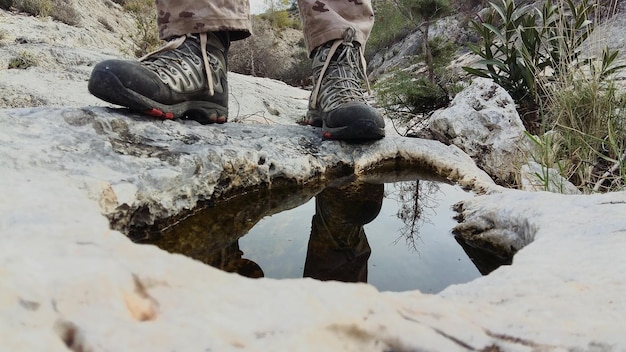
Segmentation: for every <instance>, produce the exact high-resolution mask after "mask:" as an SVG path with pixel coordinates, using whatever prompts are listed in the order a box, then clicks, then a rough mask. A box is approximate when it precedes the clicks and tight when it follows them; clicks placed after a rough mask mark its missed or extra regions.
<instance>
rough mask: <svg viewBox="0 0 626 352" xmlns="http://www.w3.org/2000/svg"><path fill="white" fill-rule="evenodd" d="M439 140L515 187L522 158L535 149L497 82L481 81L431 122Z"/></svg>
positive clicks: (509, 100) (462, 93) (498, 178)
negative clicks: (459, 150)
mask: <svg viewBox="0 0 626 352" xmlns="http://www.w3.org/2000/svg"><path fill="white" fill-rule="evenodd" d="M429 129H430V131H431V132H432V133H433V134H434V136H435V138H436V139H437V140H439V141H442V142H443V143H446V144H453V145H456V146H457V147H459V148H461V149H462V150H463V151H465V152H466V153H467V154H468V155H469V156H471V157H472V158H473V159H474V160H475V161H476V164H478V166H480V167H481V168H482V169H483V170H485V171H486V172H487V173H488V174H490V175H492V176H493V177H495V178H496V180H498V181H500V182H501V183H505V184H512V183H513V180H514V179H515V177H516V175H517V174H518V173H519V169H520V165H521V164H524V163H525V160H523V159H520V157H523V156H524V154H528V153H529V151H530V150H531V143H530V141H529V139H528V138H527V137H526V135H525V132H526V129H525V128H524V125H523V123H522V120H521V119H520V117H519V114H518V113H517V110H516V109H515V102H514V101H513V99H512V98H511V96H510V95H509V94H508V93H507V92H506V91H505V90H504V89H503V88H502V87H500V86H498V85H497V84H495V83H494V82H493V80H490V79H485V78H477V79H475V80H474V81H473V83H472V84H471V85H470V86H469V87H468V88H467V89H465V90H463V91H462V92H460V93H459V94H458V95H457V96H456V97H455V99H454V100H453V101H452V103H451V104H450V106H449V107H447V108H445V109H442V110H438V111H435V112H434V113H433V115H432V117H431V118H430V120H429Z"/></svg>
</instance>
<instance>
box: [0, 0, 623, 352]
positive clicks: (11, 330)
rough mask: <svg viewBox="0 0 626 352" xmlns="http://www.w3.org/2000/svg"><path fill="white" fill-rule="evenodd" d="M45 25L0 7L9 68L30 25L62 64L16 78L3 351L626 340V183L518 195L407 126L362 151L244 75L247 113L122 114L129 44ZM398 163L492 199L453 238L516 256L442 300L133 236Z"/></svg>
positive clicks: (238, 83)
mask: <svg viewBox="0 0 626 352" xmlns="http://www.w3.org/2000/svg"><path fill="white" fill-rule="evenodd" d="M80 4H82V5H85V6H91V7H92V8H95V7H94V6H99V5H97V4H96V2H95V0H87V1H85V2H81V3H80ZM82 20H83V21H93V20H95V19H94V18H90V17H89V16H87V17H85V18H83V19H82ZM120 20H122V19H120ZM46 21H48V20H45V21H43V22H42V21H40V20H37V19H33V18H27V17H24V16H21V15H15V14H8V13H6V12H4V11H0V29H8V33H10V35H9V38H8V39H5V40H4V43H3V44H6V43H7V42H10V43H11V44H8V45H4V46H2V47H0V60H4V58H6V57H10V56H11V55H14V53H15V52H17V50H19V49H20V48H25V47H21V45H31V44H20V43H19V41H15V39H16V38H17V36H18V35H17V34H16V33H22V34H20V35H21V36H27V37H29V38H31V39H29V40H27V42H31V43H32V42H33V40H39V39H37V38H49V42H47V41H46V40H48V39H42V40H44V42H41V43H38V44H37V43H35V44H37V45H36V46H33V47H32V48H31V47H28V48H30V49H29V50H39V51H38V52H41V53H42V54H41V55H42V57H45V58H47V59H46V62H47V65H48V66H44V67H42V68H30V69H27V70H6V69H4V66H3V67H2V69H1V70H0V77H1V79H0V89H2V93H1V94H0V97H2V98H0V99H3V100H2V104H3V105H2V106H3V107H13V109H3V110H0V126H1V127H0V170H2V171H1V176H2V177H0V194H1V195H2V200H1V201H0V350H2V351H5V350H6V351H67V350H68V349H69V350H72V351H172V350H176V351H209V350H212V351H231V350H244V351H294V350H298V351H320V350H322V351H423V350H429V351H431V350H432V351H622V350H626V335H624V328H623V326H622V322H621V319H622V316H623V315H624V314H626V303H624V300H623V292H625V289H626V287H624V286H625V285H626V277H625V274H624V273H625V272H626V267H625V266H626V264H625V263H624V262H623V261H620V260H619V258H621V255H622V254H623V252H624V251H625V250H626V201H625V199H626V193H611V194H604V195H593V196H583V195H559V194H553V193H547V192H524V191H513V190H506V189H504V188H502V187H499V186H497V185H496V184H495V183H494V182H493V181H492V180H491V179H490V178H489V176H488V175H487V173H485V172H484V171H483V170H481V169H480V168H478V167H477V166H476V164H475V163H474V161H473V160H472V158H470V156H468V155H467V154H465V153H463V152H462V151H461V149H459V148H458V147H456V146H454V145H451V146H446V145H444V144H442V143H440V142H436V141H429V140H420V139H410V138H401V137H398V136H395V135H394V134H393V133H392V130H389V131H388V137H387V138H385V139H384V140H381V141H378V142H373V143H369V144H365V145H350V144H345V143H340V142H328V141H322V140H321V138H320V133H319V130H318V129H315V128H311V127H303V126H299V125H297V124H296V123H295V121H296V120H297V119H298V118H299V117H300V116H302V114H303V112H304V110H305V109H306V99H307V97H308V93H307V92H305V91H302V90H299V89H295V88H290V87H288V86H286V85H284V84H281V83H278V82H273V81H270V80H261V79H254V78H250V77H244V76H240V75H231V76H230V77H229V79H230V83H231V87H232V94H233V95H232V96H231V100H230V101H231V111H232V112H233V115H232V117H231V119H232V120H233V121H237V122H242V123H230V124H225V125H218V126H201V125H198V124H197V123H195V122H191V121H158V120H153V119H149V118H146V117H142V116H137V115H134V114H130V113H128V112H126V111H125V110H118V109H111V108H110V107H108V104H104V103H102V102H100V101H97V100H95V99H94V98H92V97H90V96H89V95H88V94H87V93H86V89H85V88H86V79H87V77H88V73H89V67H90V66H91V65H92V64H93V63H94V62H96V61H99V60H100V59H101V58H105V57H113V56H114V57H119V56H120V55H119V52H118V51H119V50H116V48H114V47H111V45H114V44H112V42H107V40H104V39H100V41H99V42H96V43H99V44H100V46H99V47H93V46H89V45H88V46H83V45H85V44H84V43H79V41H77V42H72V41H71V40H69V39H67V38H71V37H72V36H73V35H79V34H77V33H83V31H85V33H87V32H89V31H94V33H92V34H90V35H89V36H87V38H94V37H96V38H105V37H99V35H101V34H102V33H101V31H100V32H98V30H97V29H94V28H95V27H94V26H92V25H87V24H85V27H82V28H68V26H64V25H60V24H56V23H53V22H46ZM38 26H40V27H38ZM18 28H19V30H18ZM33 28H39V29H38V31H39V32H37V31H36V30H34V29H33ZM28 33H31V34H28ZM37 33H39V34H37ZM43 33H47V34H49V35H50V36H49V37H46V36H45V35H44V34H43ZM55 36H56V37H55ZM59 36H61V37H63V36H64V38H66V39H67V40H62V41H61V40H58V41H56V42H55V40H54V38H57V37H59ZM113 37H115V35H113ZM111 40H112V39H111ZM72 43H74V44H75V45H74V44H72ZM53 53H62V54H63V55H59V56H57V57H63V59H59V60H54V59H50V58H53V57H55V56H54V54H53ZM71 57H74V58H75V60H74V59H70V58H71ZM72 70H74V71H72ZM72 72H73V73H72ZM64 78H67V79H64ZM12 94H16V95H15V96H12ZM7 97H9V98H7ZM20 99H22V100H20ZM29 99H30V100H29ZM459 104H462V103H461V102H459ZM464 104H466V103H464ZM33 105H39V106H41V107H32V106H33ZM14 107H23V108H20V109H15V108H14ZM458 113H459V114H461V115H463V116H465V114H467V111H459V112H458ZM479 120H480V119H479ZM476 128H477V129H480V128H485V127H480V128H479V127H476ZM504 147H506V146H504ZM469 150H470V149H468V151H469ZM476 156H477V155H473V157H476ZM477 160H478V159H477ZM381 165H382V166H389V165H392V166H402V167H404V168H418V167H419V168H424V167H425V168H429V169H432V170H433V171H436V172H437V173H439V174H440V175H442V176H444V177H447V178H449V179H450V180H453V181H455V182H458V183H459V184H461V185H464V186H466V187H468V188H473V189H475V190H476V191H478V192H479V193H482V194H483V195H481V196H478V197H476V198H474V199H471V200H469V201H466V202H464V203H463V204H462V205H459V207H458V208H459V209H458V210H459V212H460V216H461V220H462V221H461V223H460V224H459V225H458V226H457V228H456V229H455V231H457V232H458V233H461V234H463V236H465V238H467V239H468V240H469V241H471V242H472V243H474V244H476V245H480V244H484V243H489V244H491V245H493V246H497V247H498V248H500V249H508V250H509V251H511V252H517V253H516V255H515V257H514V262H513V265H511V266H503V267H500V268H499V269H497V270H495V271H494V272H492V273H491V274H489V275H488V276H485V277H481V278H479V279H477V280H474V281H472V282H470V283H467V284H462V285H456V286H451V287H449V288H447V289H446V290H444V291H443V292H441V293H439V294H437V295H425V294H422V293H420V292H417V291H413V292H402V293H398V292H378V291H376V289H375V288H373V287H372V286H369V285H366V284H346V283H338V282H318V281H315V280H311V279H298V280H273V279H258V280H253V279H246V278H243V277H240V276H237V275H235V274H228V273H224V272H221V271H219V270H217V269H213V268H211V267H208V266H205V265H203V264H201V263H199V262H197V261H194V260H191V259H189V258H186V257H183V256H181V255H176V254H169V253H166V252H164V251H162V250H160V249H158V248H156V247H154V246H149V245H137V244H134V243H132V242H131V241H130V240H129V239H128V238H127V237H126V236H125V235H124V233H125V232H126V231H127V230H128V229H129V228H130V227H131V226H138V225H145V224H150V223H152V222H154V221H158V220H159V219H164V218H168V217H170V216H172V215H175V214H178V213H180V212H184V211H187V210H189V209H191V208H193V207H194V206H196V205H197V204H198V203H199V202H202V201H203V200H206V199H212V198H219V197H220V196H222V195H225V194H228V193H229V192H232V191H235V190H237V189H240V188H241V187H250V186H260V185H262V186H265V187H269V186H272V187H278V186H280V185H281V184H282V183H284V182H289V183H292V184H295V185H299V186H302V185H305V184H307V183H312V182H322V183H323V182H327V181H328V180H330V179H332V177H334V175H335V174H336V173H338V172H339V173H346V172H347V173H351V174H354V176H355V177H368V175H369V174H370V173H371V172H373V171H376V170H377V169H378V168H379V167H381ZM480 165H482V166H483V167H484V168H487V167H489V165H488V164H487V163H486V162H485V163H484V164H480ZM495 171H498V170H495ZM616 258H617V259H616Z"/></svg>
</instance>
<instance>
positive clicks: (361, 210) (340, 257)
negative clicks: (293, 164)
mask: <svg viewBox="0 0 626 352" xmlns="http://www.w3.org/2000/svg"><path fill="white" fill-rule="evenodd" d="M383 192H384V185H383V184H369V183H354V184H350V185H348V186H345V187H342V188H327V189H325V190H324V191H322V192H321V193H320V194H319V195H317V197H316V198H315V215H314V216H313V221H312V227H311V237H310V238H309V247H308V251H307V257H306V262H305V264H304V274H303V276H305V277H312V278H315V279H318V280H338V281H346V282H359V281H360V282H367V260H368V258H369V256H370V253H371V249H370V246H369V243H368V242H367V237H366V236H365V231H364V230H363V225H365V224H367V223H369V222H371V221H372V220H374V219H375V218H376V216H377V215H378V213H379V212H380V208H381V206H382V200H383Z"/></svg>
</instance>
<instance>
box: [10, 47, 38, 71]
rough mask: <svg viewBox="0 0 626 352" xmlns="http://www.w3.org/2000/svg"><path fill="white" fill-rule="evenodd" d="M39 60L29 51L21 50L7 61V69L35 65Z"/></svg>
mask: <svg viewBox="0 0 626 352" xmlns="http://www.w3.org/2000/svg"><path fill="white" fill-rule="evenodd" d="M38 64H39V60H38V59H37V57H35V55H33V54H32V53H30V52H27V51H22V52H20V53H19V54H18V55H17V56H16V57H14V58H13V59H11V60H10V61H9V66H8V68H9V69H27V68H29V67H33V66H37V65H38Z"/></svg>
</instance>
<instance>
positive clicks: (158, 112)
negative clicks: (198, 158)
mask: <svg viewBox="0 0 626 352" xmlns="http://www.w3.org/2000/svg"><path fill="white" fill-rule="evenodd" d="M181 3H183V2H180V1H174V0H157V1H156V6H157V13H158V18H157V22H158V26H159V36H160V38H161V39H165V40H169V42H168V43H167V44H166V45H165V46H164V47H162V48H161V49H159V50H157V51H156V52H154V53H151V54H148V55H146V56H145V57H143V58H141V59H139V61H125V60H107V61H103V62H101V63H99V64H97V65H96V66H95V67H94V69H93V71H92V73H91V77H90V79H89V91H90V92H91V93H92V94H93V95H95V96H97V97H98V98H101V99H103V100H105V101H107V102H110V103H113V104H117V105H121V106H124V107H128V108H130V109H132V110H136V111H141V112H144V113H146V114H149V115H152V116H156V117H160V118H166V119H172V118H190V119H194V120H197V121H199V122H201V123H213V122H217V123H222V122H225V121H226V120H227V118H228V82H227V72H228V61H227V55H228V48H229V45H230V41H231V40H238V39H243V38H245V37H247V36H248V35H249V34H250V23H249V4H248V0H230V1H225V0H222V1H214V0H201V1H189V2H184V4H181Z"/></svg>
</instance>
